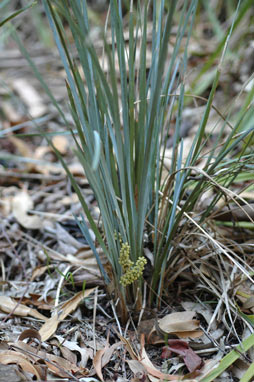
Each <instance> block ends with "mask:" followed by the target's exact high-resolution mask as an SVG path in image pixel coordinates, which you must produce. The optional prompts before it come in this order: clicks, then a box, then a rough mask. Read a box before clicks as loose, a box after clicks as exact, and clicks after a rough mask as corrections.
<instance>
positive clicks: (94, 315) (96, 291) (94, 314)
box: [93, 288, 98, 355]
mask: <svg viewBox="0 0 254 382" xmlns="http://www.w3.org/2000/svg"><path fill="white" fill-rule="evenodd" d="M97 301H98V288H96V289H95V293H94V304H93V347H94V355H95V354H96V339H95V322H96V307H97Z"/></svg>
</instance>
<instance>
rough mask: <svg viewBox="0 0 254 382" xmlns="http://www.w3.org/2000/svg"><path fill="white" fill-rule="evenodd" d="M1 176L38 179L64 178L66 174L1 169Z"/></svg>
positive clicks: (55, 179)
mask: <svg viewBox="0 0 254 382" xmlns="http://www.w3.org/2000/svg"><path fill="white" fill-rule="evenodd" d="M0 176H2V177H5V178H8V177H14V178H20V179H38V180H46V181H49V180H54V181H58V180H63V179H66V175H44V174H26V173H19V172H16V171H9V170H8V171H0Z"/></svg>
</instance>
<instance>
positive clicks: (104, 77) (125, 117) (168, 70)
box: [21, 0, 253, 320]
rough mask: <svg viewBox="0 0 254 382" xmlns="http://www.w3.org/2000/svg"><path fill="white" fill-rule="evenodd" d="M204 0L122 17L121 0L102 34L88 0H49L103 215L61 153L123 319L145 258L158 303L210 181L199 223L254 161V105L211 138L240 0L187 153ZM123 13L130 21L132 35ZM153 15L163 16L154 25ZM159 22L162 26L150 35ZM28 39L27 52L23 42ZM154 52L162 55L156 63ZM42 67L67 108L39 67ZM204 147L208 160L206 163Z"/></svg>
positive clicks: (159, 5) (150, 4)
mask: <svg viewBox="0 0 254 382" xmlns="http://www.w3.org/2000/svg"><path fill="white" fill-rule="evenodd" d="M197 3H198V1H197V0H185V1H182V2H181V4H180V2H177V1H176V0H172V1H169V2H165V1H164V0H160V1H157V0H153V1H142V2H141V1H138V2H137V6H136V7H135V8H134V5H133V1H130V5H129V12H128V14H127V16H126V15H125V16H123V14H122V2H121V0H119V1H117V0H111V1H110V4H109V10H108V17H107V21H106V27H105V30H104V31H103V30H100V31H99V32H97V31H95V30H94V28H91V26H90V25H89V17H88V9H87V4H86V1H85V0H75V1H67V0H65V1H62V0H43V5H44V8H45V12H46V15H47V17H48V20H49V23H50V27H51V29H52V32H53V35H54V38H55V41H56V44H57V47H58V50H59V54H60V57H61V60H62V63H63V65H64V68H65V71H66V86H67V90H68V95H69V103H70V111H71V114H72V117H73V121H74V123H75V127H76V130H75V131H72V132H71V133H72V137H73V139H74V141H75V143H76V150H75V154H76V155H77V157H78V159H79V161H80V163H81V164H82V166H83V168H84V171H85V174H86V177H87V179H88V181H89V184H90V186H91V188H92V190H93V192H94V195H95V198H96V200H97V203H98V206H99V209H100V213H101V221H100V222H99V223H100V224H98V221H96V220H94V218H93V215H92V213H91V211H90V210H89V208H88V205H87V204H86V201H85V199H84V197H83V195H82V192H81V190H80V189H79V187H78V184H77V182H76V181H75V178H74V177H73V176H72V174H71V172H70V171H69V169H68V166H67V165H66V163H65V162H64V160H63V158H62V157H61V154H60V153H59V152H58V151H57V149H56V148H54V149H55V152H56V154H57V155H58V158H59V159H60V161H61V162H62V164H63V166H64V168H65V170H66V172H67V174H68V176H69V178H70V180H71V183H72V185H73V187H74V189H75V191H76V193H77V195H78V196H79V199H80V202H81V204H82V207H83V210H84V215H85V216H84V217H82V220H81V221H80V220H78V219H77V222H78V224H79V225H80V228H81V230H82V232H83V234H84V236H85V237H86V239H87V241H88V243H89V245H90V246H91V249H92V250H93V252H94V255H95V256H96V259H97V261H98V265H99V267H100V270H101V273H102V276H103V277H104V280H105V283H106V284H107V285H108V290H109V291H110V293H112V291H113V293H114V295H115V297H118V298H119V301H120V310H119V311H120V312H121V318H122V320H125V319H126V317H127V315H126V314H127V310H126V308H127V305H128V304H131V305H132V306H135V308H136V309H139V308H140V306H141V303H142V290H143V276H144V269H145V267H148V272H147V273H148V274H149V276H148V282H149V284H150V286H151V288H150V298H149V302H150V304H151V303H152V301H154V298H155V297H156V298H158V296H160V295H161V294H162V291H163V286H164V281H165V274H166V271H167V269H168V268H169V267H170V266H171V265H172V263H173V261H174V251H173V246H172V242H173V238H175V236H176V235H177V232H178V229H179V225H180V224H182V222H183V220H184V219H187V218H188V217H189V213H190V212H192V211H193V209H194V207H195V205H196V203H197V201H198V200H199V198H200V196H201V195H202V193H203V192H204V191H205V190H206V189H207V188H208V187H211V186H215V187H216V188H217V193H216V195H215V197H214V200H213V201H212V202H211V204H210V206H209V207H208V208H207V209H205V210H204V211H203V212H202V213H200V214H199V217H198V219H195V221H192V224H196V225H199V224H201V223H202V224H203V223H204V222H205V219H206V217H207V216H209V214H210V213H211V211H212V208H213V207H214V206H215V205H216V202H217V201H218V199H219V198H220V197H221V195H224V194H225V189H226V188H227V187H229V186H230V184H231V183H232V181H233V180H234V179H235V178H236V176H237V174H238V173H239V172H240V171H241V170H242V169H243V167H244V165H245V164H243V158H245V159H246V162H245V163H247V162H248V160H249V159H250V154H249V153H248V152H247V150H248V142H247V141H244V139H245V138H246V137H248V135H249V134H251V133H253V127H251V128H249V129H248V130H246V131H242V132H241V133H240V134H236V132H238V127H239V125H240V124H242V122H243V118H248V117H249V114H250V113H251V110H249V111H247V113H245V114H244V116H243V114H242V115H241V118H239V120H238V121H236V123H235V126H234V127H232V126H231V127H232V130H231V132H230V133H229V135H228V138H227V139H225V141H221V137H222V136H223V135H222V134H223V131H224V128H225V127H226V125H227V123H228V122H227V118H225V120H224V121H222V126H221V127H220V131H219V134H218V138H217V141H216V142H215V144H214V147H212V149H211V150H210V151H209V153H207V155H206V157H203V149H204V145H205V144H206V142H207V139H208V137H209V133H206V125H207V121H208V118H209V113H210V110H211V108H212V102H213V98H214V94H215V90H216V87H217V85H218V82H219V77H220V72H221V68H222V63H223V57H224V55H225V52H226V49H227V44H228V40H229V37H230V35H231V33H232V31H233V26H234V20H235V19H236V17H237V15H238V11H239V4H240V2H239V4H238V7H237V9H236V12H235V18H234V19H233V21H232V26H231V28H230V30H229V33H228V36H227V39H225V42H224V49H223V53H222V57H221V59H220V63H219V65H218V67H217V71H216V73H215V75H214V80H213V84H212V87H211V91H210V95H209V98H208V100H207V103H206V107H205V109H204V114H203V116H202V118H201V121H200V125H199V128H198V130H197V133H196V135H195V137H194V139H193V143H192V146H191V148H190V150H189V152H188V153H187V155H186V153H184V152H183V151H184V145H183V141H182V139H181V138H180V127H181V122H182V113H183V108H184V101H185V95H186V94H185V81H184V79H185V75H186V72H187V62H188V45H189V41H190V37H191V33H192V29H193V23H194V19H195V14H196V9H197ZM179 4H180V5H179ZM175 15H176V16H177V23H175V22H174V16H175ZM124 17H125V20H126V18H127V20H128V24H127V30H128V37H127V38H126V37H125V33H124V32H126V27H125V29H124ZM150 19H151V23H152V26H151V25H149V28H148V23H149V20H150ZM176 25H177V29H176ZM66 26H68V28H69V30H68V32H69V33H68V35H67V33H66ZM173 26H174V34H173V35H172V27H173ZM148 30H149V31H152V33H151V36H150V35H149V36H148ZM70 36H71V37H70ZM171 36H173V41H174V43H173V44H172V43H171ZM97 41H102V42H103V44H102V45H101V46H103V49H104V55H103V60H102V61H101V60H100V58H99V57H98V52H97V49H98V47H97V45H96V42H97ZM21 49H22V50H23V53H24V54H25V55H26V56H27V53H26V52H25V50H24V48H22V46H21ZM148 52H149V53H151V60H150V61H151V62H150V65H149V67H147V59H148ZM100 57H101V55H100ZM27 58H28V59H29V57H28V56H27ZM30 62H31V60H30ZM31 65H32V66H33V64H32V62H31ZM33 67H34V66H33ZM105 68H107V70H105ZM34 70H35V72H36V74H37V76H38V78H40V80H41V83H42V84H43V86H44V88H45V90H46V91H47V93H48V94H49V96H50V97H51V100H52V102H53V103H54V104H55V106H56V107H57V108H58V110H59V112H60V113H61V115H62V117H63V118H64V115H63V114H62V111H61V109H60V107H59V105H58V104H57V103H56V101H55V99H54V98H53V96H52V94H51V93H50V92H49V89H48V88H47V86H46V84H45V83H44V81H43V80H42V79H41V77H40V76H39V73H38V72H37V71H36V68H35V67H34ZM170 126H171V127H173V128H174V135H173V149H172V153H173V154H172V158H171V165H170V169H169V170H168V173H167V176H166V177H165V175H164V174H163V170H164V156H165V148H166V144H167V135H168V134H167V133H168V129H169V127H170ZM47 139H49V138H47ZM219 142H220V145H219V144H218V143H219ZM242 142H244V143H242ZM240 144H241V145H242V149H241V153H240V155H239V156H237V157H233V156H232V155H231V153H232V152H233V150H234V149H235V148H236V147H238V146H239V145H240ZM246 152H247V154H248V156H247V154H246ZM183 154H185V155H183ZM184 157H185V158H186V159H183V158H184ZM201 157H202V158H203V159H205V164H204V166H203V168H202V169H199V167H198V163H199V161H200V159H201ZM224 168H226V169H227V171H226V173H225V171H223V169H224ZM193 173H196V174H197V176H196V177H194V176H193ZM191 175H192V176H191ZM90 229H91V230H92V231H93V233H94V235H95V238H96V241H95V242H94V241H93V240H92V237H91V235H90ZM202 229H204V228H202ZM213 244H214V243H213ZM97 246H100V247H101V248H102V249H103V251H104V252H105V254H106V255H107V258H108V261H109V264H110V266H111V269H110V272H108V270H106V269H104V268H103V265H102V264H101V261H100V257H99V255H98V251H97V249H96V247H97ZM145 246H149V250H150V252H151V254H152V258H151V257H150V258H149V264H147V265H146V263H147V262H148V260H147V259H146V257H145V256H144V247H145ZM155 291H156V293H155ZM158 301H159V300H158V299H157V302H158Z"/></svg>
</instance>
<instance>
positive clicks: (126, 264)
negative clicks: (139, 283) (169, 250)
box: [119, 243, 147, 286]
mask: <svg viewBox="0 0 254 382" xmlns="http://www.w3.org/2000/svg"><path fill="white" fill-rule="evenodd" d="M146 263H147V261H146V259H145V258H144V256H141V257H139V258H138V260H137V261H136V264H135V265H134V263H133V261H131V259H130V246H129V244H128V243H121V250H120V256H119V264H120V265H121V267H122V268H123V272H124V274H123V275H122V277H121V279H120V283H121V284H122V285H123V286H127V285H129V284H132V283H133V282H134V281H135V280H137V279H138V278H139V277H141V276H142V274H143V270H144V268H145V265H146Z"/></svg>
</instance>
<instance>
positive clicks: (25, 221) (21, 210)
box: [12, 190, 43, 229]
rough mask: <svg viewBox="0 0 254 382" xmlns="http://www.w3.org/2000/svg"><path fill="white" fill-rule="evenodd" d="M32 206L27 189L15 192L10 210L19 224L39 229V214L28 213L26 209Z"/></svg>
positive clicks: (40, 226) (41, 225) (40, 223)
mask: <svg viewBox="0 0 254 382" xmlns="http://www.w3.org/2000/svg"><path fill="white" fill-rule="evenodd" d="M32 208H33V201H32V199H31V197H30V196H29V194H28V193H27V191H25V190H23V191H21V192H19V193H17V195H16V196H14V198H13V200H12V212H13V215H14V217H15V218H16V219H17V221H18V222H19V224H21V225H22V226H23V227H25V228H27V229H40V228H42V227H43V221H42V219H41V218H40V217H39V216H30V215H28V210H30V209H32Z"/></svg>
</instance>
